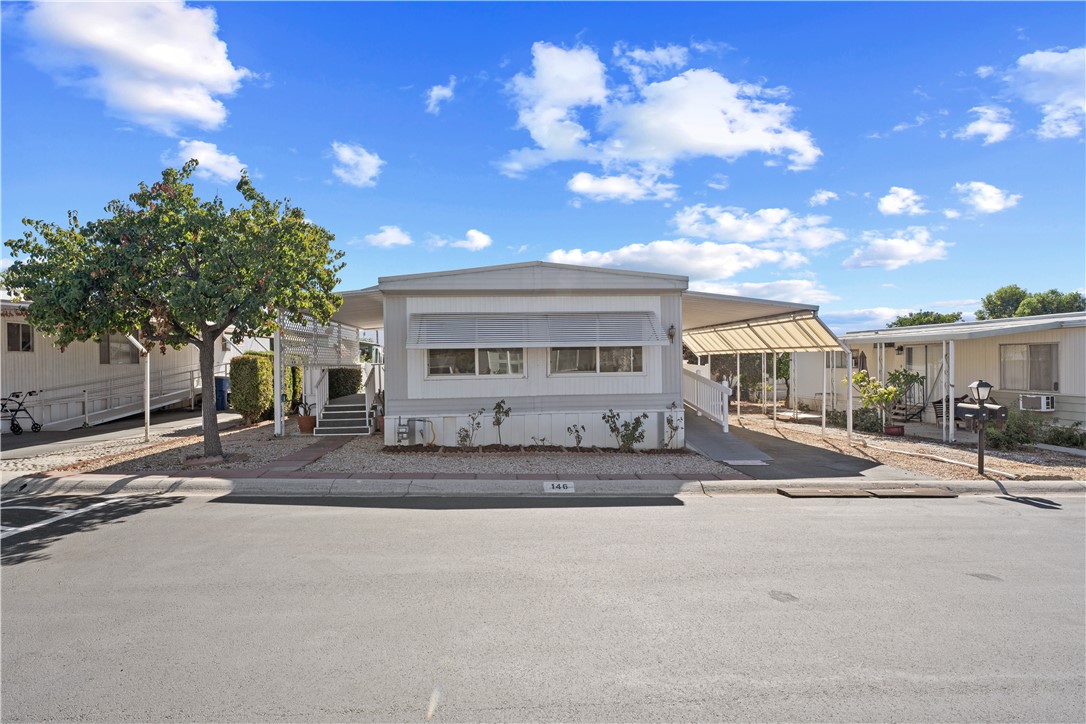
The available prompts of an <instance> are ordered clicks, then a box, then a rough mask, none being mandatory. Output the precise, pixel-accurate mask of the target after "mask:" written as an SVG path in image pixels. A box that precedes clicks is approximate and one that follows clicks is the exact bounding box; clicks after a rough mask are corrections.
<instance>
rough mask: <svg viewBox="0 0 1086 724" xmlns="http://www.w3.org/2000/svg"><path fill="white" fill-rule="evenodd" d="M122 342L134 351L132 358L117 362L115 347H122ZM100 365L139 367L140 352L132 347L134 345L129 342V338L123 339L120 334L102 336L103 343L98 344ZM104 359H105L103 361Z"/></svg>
mask: <svg viewBox="0 0 1086 724" xmlns="http://www.w3.org/2000/svg"><path fill="white" fill-rule="evenodd" d="M121 341H123V342H124V344H125V345H126V346H127V348H128V349H130V350H132V355H133V356H132V358H131V359H125V360H115V359H114V358H113V357H114V356H113V345H114V344H116V345H117V346H118V347H120V346H121ZM98 345H99V349H98V363H99V364H103V365H138V364H139V363H140V353H139V350H138V349H136V348H135V347H133V346H132V343H131V342H130V341H128V338H127V337H122V336H121V335H119V334H105V335H102V341H101V342H99V343H98ZM103 358H104V359H103Z"/></svg>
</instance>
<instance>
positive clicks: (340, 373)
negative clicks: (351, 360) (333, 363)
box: [328, 367, 362, 400]
mask: <svg viewBox="0 0 1086 724" xmlns="http://www.w3.org/2000/svg"><path fill="white" fill-rule="evenodd" d="M361 389H362V368H361V367H333V368H332V369H330V370H328V398H329V399H333V400H334V399H335V398H337V397H346V396H347V395H354V394H357V393H358V392H359V391H360V390H361Z"/></svg>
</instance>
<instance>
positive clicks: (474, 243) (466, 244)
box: [449, 229, 494, 251]
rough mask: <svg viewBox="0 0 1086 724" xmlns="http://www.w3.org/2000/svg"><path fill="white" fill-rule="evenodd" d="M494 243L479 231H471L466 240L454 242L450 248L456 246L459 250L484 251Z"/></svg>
mask: <svg viewBox="0 0 1086 724" xmlns="http://www.w3.org/2000/svg"><path fill="white" fill-rule="evenodd" d="M492 243H494V240H493V239H491V238H490V237H489V236H487V235H486V234H484V233H483V232H481V231H479V230H478V229H469V230H468V233H467V234H466V236H465V238H464V239H461V240H460V241H454V242H452V243H451V244H449V246H455V247H457V248H459V249H467V250H468V251H482V250H483V249H485V248H487V247H488V246H490V245H491V244H492Z"/></svg>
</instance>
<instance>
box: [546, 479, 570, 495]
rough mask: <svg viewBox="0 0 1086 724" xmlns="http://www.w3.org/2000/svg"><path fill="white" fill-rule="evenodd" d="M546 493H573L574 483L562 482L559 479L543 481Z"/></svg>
mask: <svg viewBox="0 0 1086 724" xmlns="http://www.w3.org/2000/svg"><path fill="white" fill-rule="evenodd" d="M543 492H544V493H572V492H574V491H573V483H560V482H557V481H549V482H546V483H543Z"/></svg>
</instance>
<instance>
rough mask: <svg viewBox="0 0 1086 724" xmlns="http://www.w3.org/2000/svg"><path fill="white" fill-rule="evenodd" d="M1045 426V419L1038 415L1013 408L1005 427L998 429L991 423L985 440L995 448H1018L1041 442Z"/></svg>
mask: <svg viewBox="0 0 1086 724" xmlns="http://www.w3.org/2000/svg"><path fill="white" fill-rule="evenodd" d="M1044 426H1045V421H1044V419H1043V418H1040V417H1038V416H1037V415H1034V414H1032V413H1029V412H1019V411H1018V410H1011V411H1010V414H1008V415H1007V425H1006V427H1005V428H1004V429H1002V430H997V429H996V428H995V427H993V426H992V425H991V424H989V425H988V428H987V429H986V430H985V432H984V436H985V442H986V444H987V446H988V447H990V448H993V449H995V450H1017V449H1018V448H1020V447H1022V446H1023V445H1032V444H1033V443H1036V442H1040V441H1041V437H1042V435H1043V434H1044Z"/></svg>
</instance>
